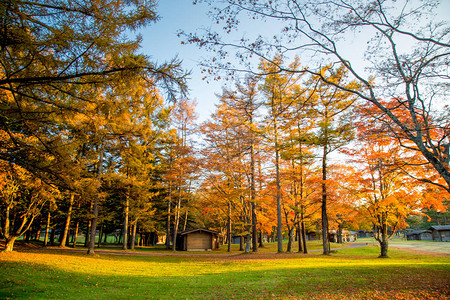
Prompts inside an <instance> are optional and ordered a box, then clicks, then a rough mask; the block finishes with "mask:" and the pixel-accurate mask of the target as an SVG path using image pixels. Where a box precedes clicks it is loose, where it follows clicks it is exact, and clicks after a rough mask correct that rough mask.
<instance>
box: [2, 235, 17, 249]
mask: <svg viewBox="0 0 450 300" xmlns="http://www.w3.org/2000/svg"><path fill="white" fill-rule="evenodd" d="M17 238H18V237H17V236H13V237H9V238H6V239H5V249H4V250H3V252H11V251H13V248H14V242H15V241H16V239H17Z"/></svg>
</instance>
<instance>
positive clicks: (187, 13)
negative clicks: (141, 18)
mask: <svg viewBox="0 0 450 300" xmlns="http://www.w3.org/2000/svg"><path fill="white" fill-rule="evenodd" d="M441 2H442V3H441V6H440V9H438V10H437V12H438V14H439V15H440V16H439V17H440V18H442V19H444V20H447V21H448V19H449V14H448V12H449V11H450V0H442V1H441ZM208 10H209V7H208V6H207V5H205V4H197V5H193V4H192V0H159V5H158V8H157V12H158V14H159V16H160V18H161V19H160V20H159V21H158V22H156V23H153V24H151V25H150V26H148V27H147V28H145V29H144V30H141V31H140V33H141V34H142V36H143V43H142V52H144V53H145V54H147V55H149V56H150V57H151V59H152V61H155V62H159V63H163V62H164V61H168V60H170V59H172V58H174V57H175V56H178V57H179V58H180V59H182V60H183V66H184V68H185V69H186V70H189V71H191V76H190V77H191V78H190V80H189V82H188V86H189V88H190V98H191V99H196V100H197V103H198V105H197V112H198V113H199V117H200V118H199V121H204V120H206V119H207V118H208V117H209V115H210V114H211V113H212V112H214V110H215V106H214V105H215V103H217V102H218V100H217V97H216V96H215V94H220V93H221V89H222V86H223V85H224V84H225V83H226V82H225V81H222V82H217V81H211V80H209V82H207V81H205V80H202V77H204V75H203V74H201V70H200V67H199V66H198V63H199V62H201V61H202V58H204V57H207V56H209V55H210V53H207V52H205V51H204V50H201V49H199V48H198V47H197V46H195V45H189V44H185V45H182V44H181V41H182V40H181V39H180V38H178V37H177V31H178V30H180V29H181V30H184V31H185V32H188V33H189V32H197V31H198V30H199V28H209V27H214V25H215V24H214V23H213V22H212V21H211V19H210V18H209V17H208V16H207V12H208ZM262 26H264V28H262ZM271 30H272V31H273V30H274V28H271V26H270V24H257V23H255V22H254V21H248V22H245V24H241V27H240V29H239V32H238V35H239V37H240V35H245V36H250V35H255V34H257V33H259V32H264V33H267V32H268V31H271ZM364 44H365V42H364V41H357V40H354V39H353V40H352V39H349V40H346V41H345V49H343V50H344V54H346V55H350V56H349V57H352V59H356V62H357V63H363V59H362V55H363V53H364V49H363V48H365V46H364ZM357 48H360V49H359V50H362V51H361V52H360V54H359V55H358V54H356V51H355V49H357ZM355 56H356V57H355ZM353 62H355V61H353Z"/></svg>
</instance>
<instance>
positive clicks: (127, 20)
mask: <svg viewBox="0 0 450 300" xmlns="http://www.w3.org/2000/svg"><path fill="white" fill-rule="evenodd" d="M0 7H1V10H2V22H3V24H4V25H5V26H2V29H1V31H0V35H1V38H0V40H1V43H0V44H1V45H0V61H1V64H0V65H1V67H0V101H1V108H0V109H1V117H0V130H1V133H2V135H3V134H4V138H2V139H1V149H2V150H1V153H0V159H2V160H4V161H6V162H9V163H13V164H17V165H18V166H21V167H23V168H25V169H26V170H28V171H29V172H31V173H32V174H34V175H35V176H37V178H40V179H42V180H44V181H46V182H52V183H53V184H55V185H57V186H58V187H59V188H60V189H62V190H73V186H72V182H73V179H74V178H77V177H78V176H80V174H81V173H82V172H83V171H81V170H80V168H82V167H81V166H85V165H84V164H79V163H78V162H77V157H76V151H74V148H75V145H77V143H76V142H75V143H72V139H71V138H72V135H71V134H70V133H74V132H75V131H76V129H75V128H74V126H75V124H74V123H73V122H72V121H73V120H74V119H77V118H79V117H80V116H84V117H87V118H89V116H93V115H95V113H96V112H97V111H96V108H95V106H96V105H95V102H96V101H95V100H96V99H97V97H98V96H99V95H101V94H102V93H104V92H105V90H107V89H109V88H110V87H111V86H113V85H114V84H116V83H118V82H121V81H127V80H131V79H135V78H137V77H140V78H145V79H146V80H149V81H152V82H153V83H154V84H160V85H161V86H164V87H165V88H166V90H167V91H168V92H169V94H170V95H171V97H173V96H174V95H175V94H176V92H177V90H178V91H179V90H180V88H181V91H185V85H184V73H183V72H182V70H181V68H180V62H179V61H176V60H174V61H172V62H169V63H166V64H163V65H161V66H156V65H155V64H153V63H151V62H150V61H149V59H148V57H146V56H144V55H140V54H137V49H138V47H139V44H140V38H130V37H131V36H132V32H133V30H136V29H139V28H141V27H142V26H145V25H147V24H149V23H150V22H153V21H156V20H157V15H156V12H155V8H156V6H155V3H154V2H153V1H134V2H127V1H109V2H101V3H100V2H95V1H94V2H93V1H79V2H76V3H75V2H68V1H50V2H48V1H34V2H30V3H25V2H20V1H19V2H17V1H7V2H5V3H2V4H1V5H0ZM74 20H76V21H74ZM75 123H77V122H75ZM96 145H97V146H98V145H99V144H96ZM74 153H75V155H74ZM69 199H70V198H69Z"/></svg>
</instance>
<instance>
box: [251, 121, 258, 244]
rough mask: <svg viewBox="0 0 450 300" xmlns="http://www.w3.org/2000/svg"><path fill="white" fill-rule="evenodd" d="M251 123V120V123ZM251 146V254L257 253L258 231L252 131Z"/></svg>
mask: <svg viewBox="0 0 450 300" xmlns="http://www.w3.org/2000/svg"><path fill="white" fill-rule="evenodd" d="M250 123H253V119H251V122H250ZM251 141H252V144H251V146H250V194H251V196H250V197H251V202H250V205H251V211H252V248H253V252H257V251H258V231H257V224H258V220H257V218H256V204H255V200H256V187H255V145H254V140H253V131H252V136H251Z"/></svg>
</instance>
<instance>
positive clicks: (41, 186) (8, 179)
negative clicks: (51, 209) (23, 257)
mask: <svg viewBox="0 0 450 300" xmlns="http://www.w3.org/2000/svg"><path fill="white" fill-rule="evenodd" d="M0 168H1V169H0V170H1V172H0V191H1V192H0V233H1V236H2V237H4V238H5V249H4V251H5V252H10V251H12V250H13V247H14V242H15V241H16V239H17V238H18V237H20V236H22V235H23V234H24V233H25V232H27V230H28V229H29V228H30V226H31V225H32V223H33V221H34V220H35V218H36V217H37V216H38V215H39V214H40V211H41V210H42V208H43V206H44V205H45V204H47V203H49V202H50V201H54V200H55V198H57V197H59V191H58V189H55V188H54V187H52V186H51V185H48V184H47V183H45V182H43V181H42V180H40V179H39V178H37V177H36V176H34V175H33V174H31V173H30V172H28V171H26V170H25V169H23V168H21V167H19V166H17V165H15V164H9V163H6V162H5V161H2V160H0Z"/></svg>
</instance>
